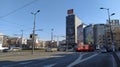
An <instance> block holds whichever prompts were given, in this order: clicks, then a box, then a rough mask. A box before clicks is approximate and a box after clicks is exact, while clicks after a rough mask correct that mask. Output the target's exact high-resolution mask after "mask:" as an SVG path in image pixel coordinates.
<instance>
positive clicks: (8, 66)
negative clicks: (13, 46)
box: [2, 61, 32, 67]
mask: <svg viewBox="0 0 120 67" xmlns="http://www.w3.org/2000/svg"><path fill="white" fill-rule="evenodd" d="M31 62H32V61H27V62H22V63H18V64H10V65H4V66H2V67H13V66H15V65H21V64H29V63H31Z"/></svg>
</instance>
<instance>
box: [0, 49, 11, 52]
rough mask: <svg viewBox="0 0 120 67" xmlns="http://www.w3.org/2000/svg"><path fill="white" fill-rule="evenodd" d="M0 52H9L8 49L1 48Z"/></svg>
mask: <svg viewBox="0 0 120 67" xmlns="http://www.w3.org/2000/svg"><path fill="white" fill-rule="evenodd" d="M2 52H10V49H3V51H2Z"/></svg>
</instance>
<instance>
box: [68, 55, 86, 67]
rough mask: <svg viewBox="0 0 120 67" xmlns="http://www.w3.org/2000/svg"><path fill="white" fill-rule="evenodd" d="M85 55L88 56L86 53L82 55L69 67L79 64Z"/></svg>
mask: <svg viewBox="0 0 120 67" xmlns="http://www.w3.org/2000/svg"><path fill="white" fill-rule="evenodd" d="M85 54H87V53H84V54H82V53H80V56H79V58H78V59H77V60H75V61H74V62H73V63H71V64H69V65H68V66H67V67H72V66H74V65H76V64H78V63H79V61H80V60H81V59H82V56H84V55H85Z"/></svg>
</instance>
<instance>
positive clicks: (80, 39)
mask: <svg viewBox="0 0 120 67" xmlns="http://www.w3.org/2000/svg"><path fill="white" fill-rule="evenodd" d="M85 27H86V25H85V24H81V25H79V26H78V27H77V37H78V44H84V28H85Z"/></svg>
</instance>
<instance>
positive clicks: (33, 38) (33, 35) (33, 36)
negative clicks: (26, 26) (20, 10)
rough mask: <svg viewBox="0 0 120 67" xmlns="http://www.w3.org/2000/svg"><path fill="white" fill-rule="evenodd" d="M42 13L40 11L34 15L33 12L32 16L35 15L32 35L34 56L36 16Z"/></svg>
mask: <svg viewBox="0 0 120 67" xmlns="http://www.w3.org/2000/svg"><path fill="white" fill-rule="evenodd" d="M39 12H40V10H38V11H37V12H35V13H33V12H31V14H33V15H34V24H33V34H32V41H33V42H32V43H33V44H32V54H34V48H35V24H36V22H35V20H36V14H37V13H39Z"/></svg>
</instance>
